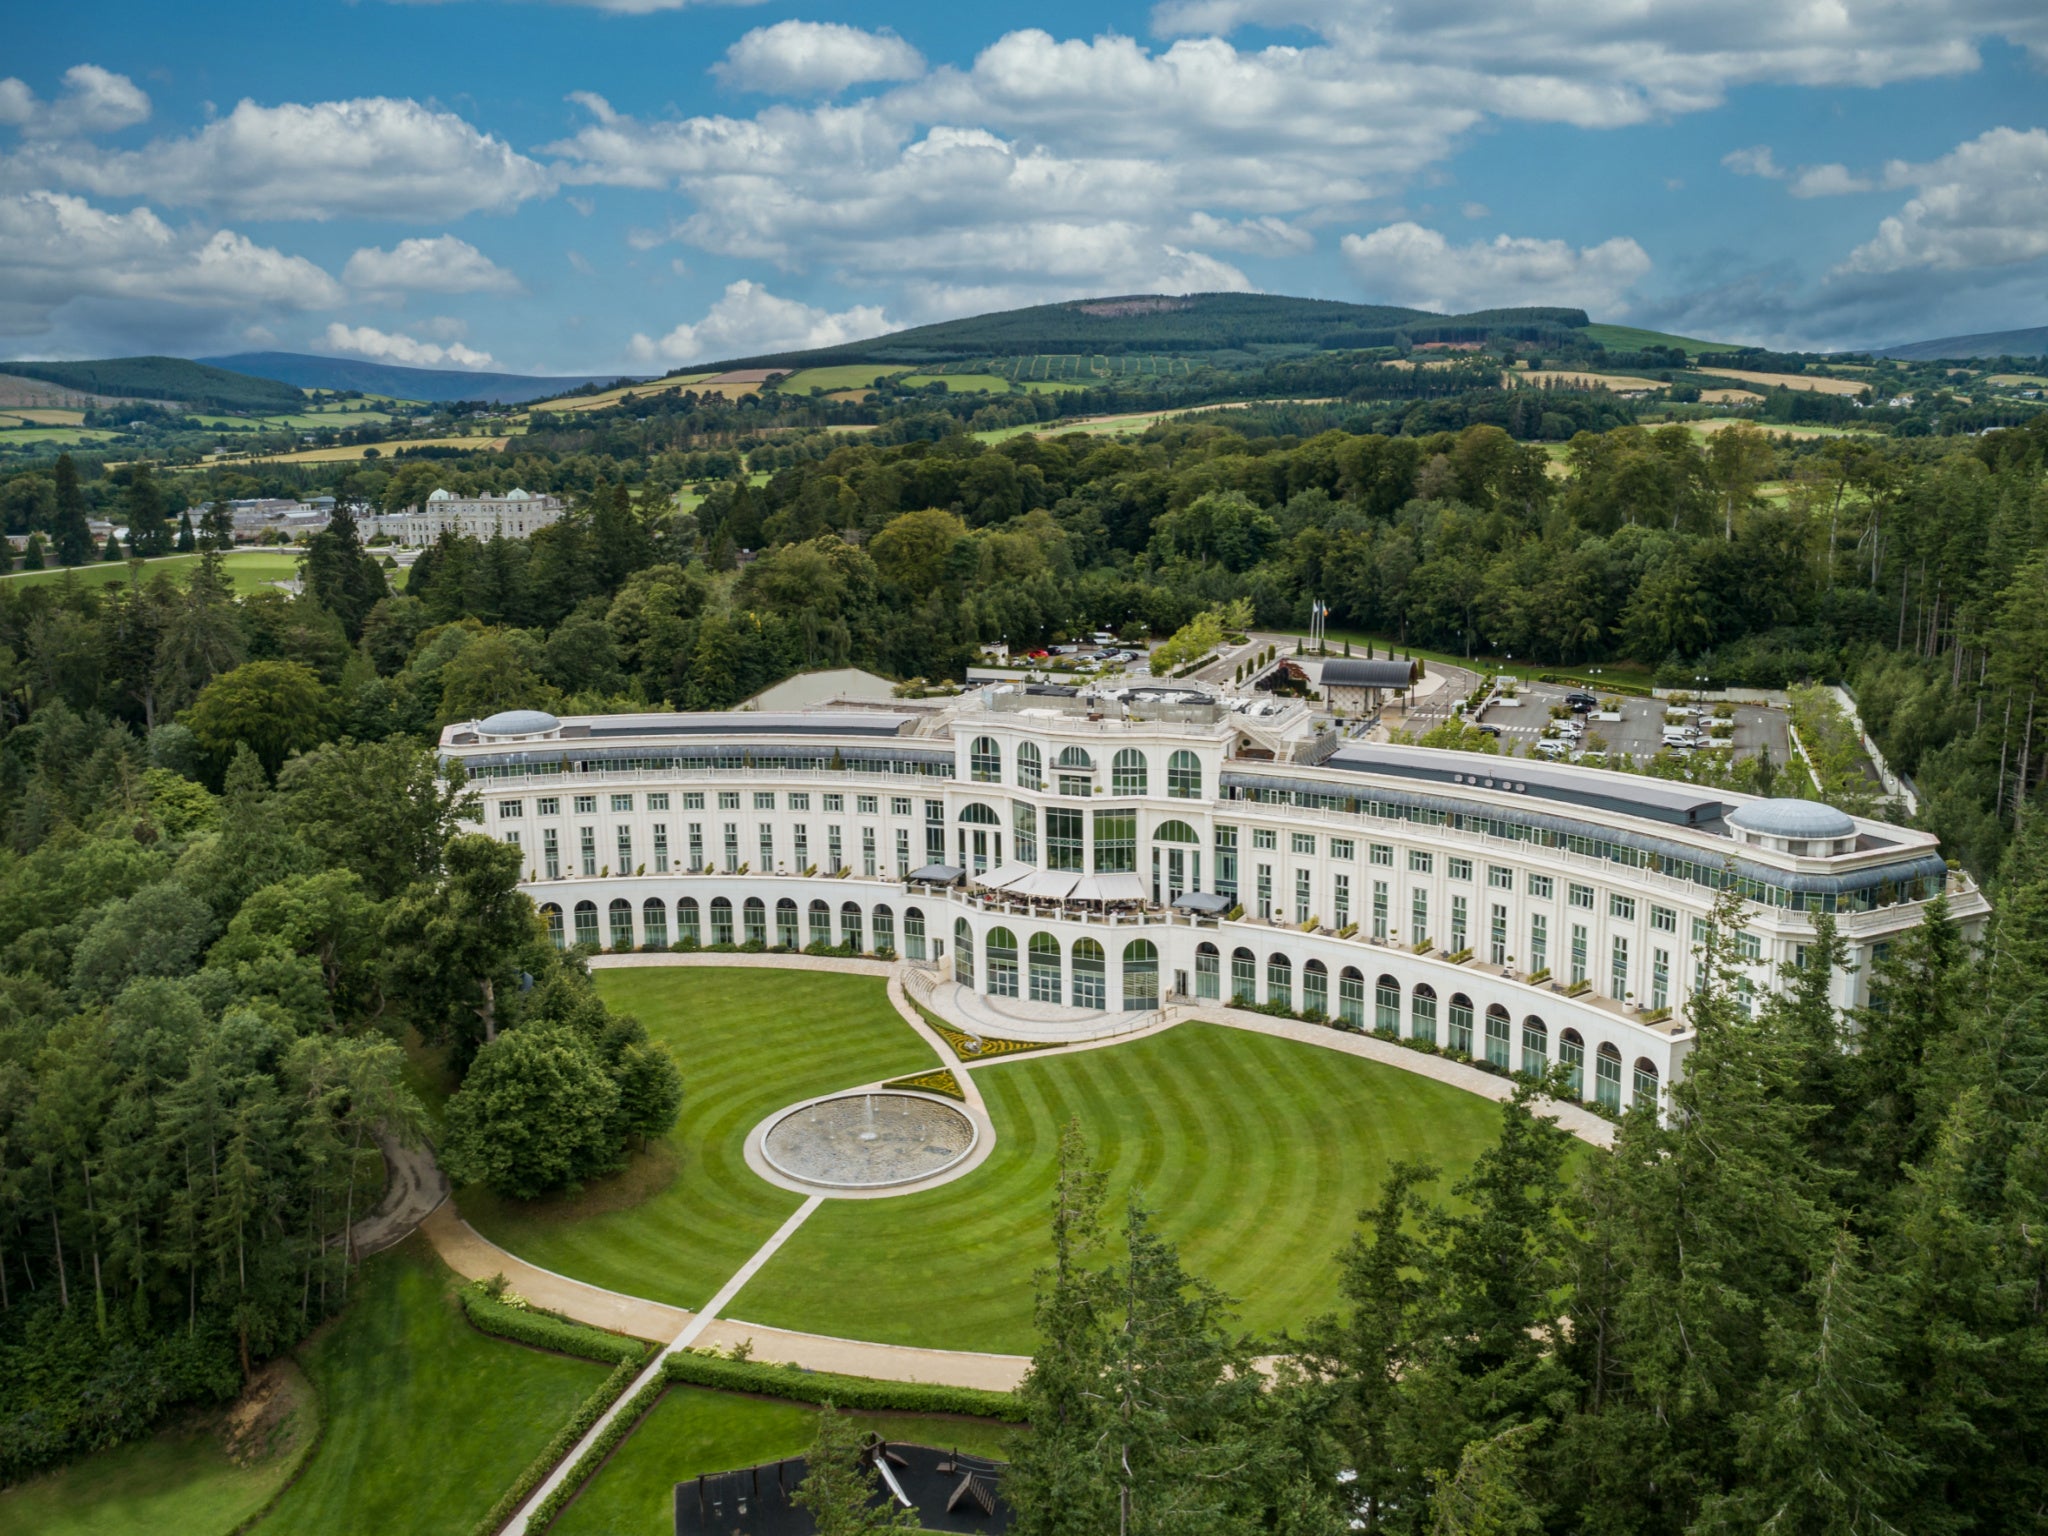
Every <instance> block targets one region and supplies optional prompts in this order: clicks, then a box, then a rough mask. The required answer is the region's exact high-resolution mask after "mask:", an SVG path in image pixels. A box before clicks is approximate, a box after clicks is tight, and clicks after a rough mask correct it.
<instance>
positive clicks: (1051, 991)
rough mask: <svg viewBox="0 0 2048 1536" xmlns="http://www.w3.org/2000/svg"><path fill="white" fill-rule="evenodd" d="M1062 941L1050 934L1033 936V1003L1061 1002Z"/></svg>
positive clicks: (1035, 934)
mask: <svg viewBox="0 0 2048 1536" xmlns="http://www.w3.org/2000/svg"><path fill="white" fill-rule="evenodd" d="M1062 990H1063V989H1062V988H1061V986H1060V941H1059V940H1058V939H1056V938H1054V937H1053V936H1052V935H1051V934H1049V933H1034V934H1033V935H1031V1001H1033V1002H1034V1003H1057V1002H1059V1001H1060V993H1061V991H1062Z"/></svg>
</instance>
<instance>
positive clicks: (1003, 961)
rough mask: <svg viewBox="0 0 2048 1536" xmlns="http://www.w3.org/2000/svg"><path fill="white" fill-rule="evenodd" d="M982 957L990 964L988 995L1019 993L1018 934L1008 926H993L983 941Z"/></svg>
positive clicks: (1013, 995) (1000, 995)
mask: <svg viewBox="0 0 2048 1536" xmlns="http://www.w3.org/2000/svg"><path fill="white" fill-rule="evenodd" d="M981 946H982V947H981V955H982V959H983V960H984V961H986V962H987V964H988V995H989V996H990V997H1015V996H1016V995H1017V935H1015V934H1014V933H1012V932H1010V930H1009V929H1007V928H991V929H989V931H988V933H987V935H986V936H985V937H983V939H982V941H981Z"/></svg>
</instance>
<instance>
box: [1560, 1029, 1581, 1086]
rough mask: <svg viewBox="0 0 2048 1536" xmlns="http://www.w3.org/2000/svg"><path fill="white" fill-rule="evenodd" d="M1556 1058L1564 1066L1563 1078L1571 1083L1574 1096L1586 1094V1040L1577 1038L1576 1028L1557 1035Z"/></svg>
mask: <svg viewBox="0 0 2048 1536" xmlns="http://www.w3.org/2000/svg"><path fill="white" fill-rule="evenodd" d="M1557 1060H1558V1064H1559V1065H1560V1066H1562V1067H1563V1068H1564V1071H1565V1080H1566V1081H1567V1082H1569V1083H1570V1084H1571V1087H1572V1095H1573V1097H1575V1098H1581V1099H1582V1098H1584V1097H1585V1096H1586V1042H1585V1041H1584V1040H1582V1039H1580V1038H1579V1032H1578V1031H1577V1030H1576V1029H1567V1030H1565V1031H1564V1032H1563V1033H1562V1034H1560V1035H1559V1036H1558V1037H1557Z"/></svg>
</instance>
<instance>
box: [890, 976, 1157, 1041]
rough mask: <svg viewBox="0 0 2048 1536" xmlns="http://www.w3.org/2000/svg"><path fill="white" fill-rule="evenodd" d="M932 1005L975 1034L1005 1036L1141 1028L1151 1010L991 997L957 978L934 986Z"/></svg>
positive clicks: (1071, 1035)
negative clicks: (1112, 1009) (1137, 1010)
mask: <svg viewBox="0 0 2048 1536" xmlns="http://www.w3.org/2000/svg"><path fill="white" fill-rule="evenodd" d="M930 1006H931V1008H932V1011H933V1012H935V1013H937V1014H938V1015H940V1016H941V1017H942V1018H944V1019H945V1021H946V1022H947V1023H948V1024H952V1025H954V1026H956V1027H958V1028H960V1029H964V1030H966V1031H967V1032H968V1033H969V1034H973V1035H994V1036H995V1037H997V1038H998V1039H1007V1040H1033V1041H1037V1040H1056V1041H1059V1042H1060V1043H1062V1044H1066V1043H1069V1042H1072V1041H1075V1040H1102V1039H1109V1038H1112V1037H1114V1036H1117V1035H1128V1034H1131V1033H1133V1032H1134V1031H1136V1030H1139V1029H1142V1028H1144V1027H1145V1025H1146V1024H1147V1023H1148V1022H1150V1021H1151V1020H1152V1018H1153V1013H1152V1012H1144V1013H1124V1012H1114V1013H1113V1012H1110V1011H1109V1010H1108V1009H1103V1008H1066V1007H1061V1006H1059V1005H1056V1004H1053V1003H1034V1002H1030V1001H1027V1000H1026V999H1024V998H1017V997H989V996H987V995H986V994H984V993H980V992H976V991H975V990H973V988H971V987H963V986H961V985H960V983H959V982H957V981H942V982H939V983H938V984H937V985H936V986H934V987H933V988H932V998H931V1005H930Z"/></svg>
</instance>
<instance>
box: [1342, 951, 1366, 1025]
mask: <svg viewBox="0 0 2048 1536" xmlns="http://www.w3.org/2000/svg"><path fill="white" fill-rule="evenodd" d="M1337 1017H1338V1018H1340V1019H1342V1020H1343V1021H1344V1022H1345V1023H1346V1024H1348V1025H1349V1026H1350V1027H1351V1028H1353V1029H1363V1028H1365V974H1364V973H1363V972H1362V971H1360V970H1359V969H1358V967H1357V966H1355V965H1347V966H1345V967H1344V969H1343V970H1341V971H1339V972H1338V973H1337Z"/></svg>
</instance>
